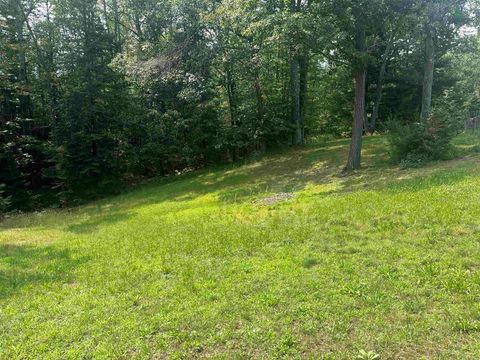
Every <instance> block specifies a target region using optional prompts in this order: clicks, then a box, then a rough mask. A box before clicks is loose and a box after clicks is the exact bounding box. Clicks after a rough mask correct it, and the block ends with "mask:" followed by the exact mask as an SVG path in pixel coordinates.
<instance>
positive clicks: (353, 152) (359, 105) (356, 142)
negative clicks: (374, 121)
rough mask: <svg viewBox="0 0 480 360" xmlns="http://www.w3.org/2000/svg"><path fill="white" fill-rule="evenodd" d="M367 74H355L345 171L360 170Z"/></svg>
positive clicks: (363, 71)
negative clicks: (348, 149) (353, 104)
mask: <svg viewBox="0 0 480 360" xmlns="http://www.w3.org/2000/svg"><path fill="white" fill-rule="evenodd" d="M366 75H367V72H366V70H365V68H364V69H361V70H358V71H357V73H356V74H355V109H354V115H353V125H352V142H351V143H350V151H349V153H348V162H347V166H346V167H345V170H346V171H350V170H356V169H359V168H360V162H361V153H362V135H363V117H364V114H365V80H366Z"/></svg>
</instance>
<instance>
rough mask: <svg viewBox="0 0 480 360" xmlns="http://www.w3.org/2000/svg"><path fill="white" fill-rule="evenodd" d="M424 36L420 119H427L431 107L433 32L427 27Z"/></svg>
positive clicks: (433, 53)
mask: <svg viewBox="0 0 480 360" xmlns="http://www.w3.org/2000/svg"><path fill="white" fill-rule="evenodd" d="M425 35H426V38H425V68H424V73H423V89H422V112H421V116H422V120H426V119H428V117H429V116H430V112H431V109H432V87H433V70H434V61H435V60H434V57H435V48H434V44H433V34H432V31H431V29H427V31H426V34H425Z"/></svg>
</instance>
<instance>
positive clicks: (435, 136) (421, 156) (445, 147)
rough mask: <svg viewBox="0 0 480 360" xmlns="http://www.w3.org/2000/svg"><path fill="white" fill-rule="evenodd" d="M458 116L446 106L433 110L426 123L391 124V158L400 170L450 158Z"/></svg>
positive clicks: (394, 122)
mask: <svg viewBox="0 0 480 360" xmlns="http://www.w3.org/2000/svg"><path fill="white" fill-rule="evenodd" d="M459 124H460V119H459V116H455V115H454V113H449V111H448V106H441V107H438V108H437V109H435V111H434V112H433V113H432V115H431V116H430V117H429V118H428V119H427V120H426V121H421V120H418V121H415V122H410V123H407V124H401V123H399V122H396V121H391V122H390V125H389V130H390V145H391V157H392V160H393V161H394V162H396V163H399V164H401V166H402V167H405V168H406V167H418V166H421V165H422V164H424V163H425V162H427V161H431V160H440V159H447V158H449V157H450V156H451V154H452V145H451V143H452V140H453V138H454V137H455V136H456V135H457V134H458V133H459V129H460V126H459Z"/></svg>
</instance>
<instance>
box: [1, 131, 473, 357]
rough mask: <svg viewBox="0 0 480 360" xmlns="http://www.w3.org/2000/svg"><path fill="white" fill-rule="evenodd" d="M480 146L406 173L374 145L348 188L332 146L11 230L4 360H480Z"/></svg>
mask: <svg viewBox="0 0 480 360" xmlns="http://www.w3.org/2000/svg"><path fill="white" fill-rule="evenodd" d="M478 143H480V141H479V140H478V138H475V137H467V136H463V137H461V138H459V139H457V140H456V144H457V146H458V148H459V149H461V151H462V153H463V156H462V157H461V158H458V159H455V160H450V161H445V162H437V163H432V164H430V165H428V166H426V167H424V168H419V169H407V170H402V169H400V168H399V167H398V166H392V165H390V164H389V162H388V154H387V147H386V140H385V139H384V138H383V137H379V136H375V137H368V138H366V139H365V150H364V167H363V169H362V170H361V171H359V172H356V173H354V174H352V175H349V176H342V175H341V170H342V167H343V166H344V164H345V161H346V155H347V152H348V140H335V141H318V142H317V143H315V144H312V145H308V146H306V147H305V148H301V149H295V150H288V151H282V152H278V153H275V154H270V155H268V156H264V157H261V158H259V159H257V160H251V161H249V162H248V163H245V164H243V165H235V166H233V165H230V166H226V167H222V168H216V169H207V170H203V171H200V172H195V173H190V174H186V175H182V176H179V177H177V178H175V179H168V180H157V181H156V182H152V183H149V184H146V185H144V186H141V187H139V188H138V189H135V190H133V191H131V192H129V193H126V194H124V195H122V196H118V197H113V198H108V199H105V200H101V201H98V202H95V203H92V204H89V205H87V206H83V207H80V208H75V209H69V210H49V211H44V212H41V213H35V214H25V215H16V216H11V217H8V218H7V219H5V220H4V221H3V223H1V225H0V333H1V334H2V335H1V336H0V358H2V359H16V358H19V359H20V358H21V359H30V358H31V359H34V358H50V359H59V358H64V359H66V358H71V359H78V358H139V359H143V358H166V357H168V358H222V359H232V358H275V357H276V358H278V357H280V358H282V357H286V358H319V357H320V358H328V359H352V358H354V357H355V356H357V355H358V354H359V353H360V350H365V351H366V352H368V351H372V354H371V355H373V353H375V354H379V355H380V356H381V358H382V359H393V358H396V359H398V358H406V359H414V358H415V359H416V358H445V359H452V358H459V359H460V358H461V359H478V358H480V306H479V302H478V296H479V294H480V267H479V259H480V246H479V239H480V176H479V174H480V172H479V171H480V155H478V154H476V153H475V151H473V150H476V149H478V145H477V144H478ZM276 194H277V196H275V195H276ZM278 194H281V195H278ZM282 194H283V195H282ZM292 194H293V195H292ZM365 359H367V357H366V356H365Z"/></svg>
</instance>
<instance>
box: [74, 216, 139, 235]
mask: <svg viewBox="0 0 480 360" xmlns="http://www.w3.org/2000/svg"><path fill="white" fill-rule="evenodd" d="M132 216H133V213H131V212H118V211H110V212H107V213H106V214H102V215H100V216H93V217H92V218H90V219H89V220H87V221H84V222H81V223H75V224H71V225H68V226H67V228H66V230H67V231H69V232H72V233H75V234H89V233H92V232H95V231H97V230H98V229H99V227H101V226H105V225H110V224H116V223H120V222H123V221H126V220H128V219H130V218H131V217H132Z"/></svg>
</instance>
